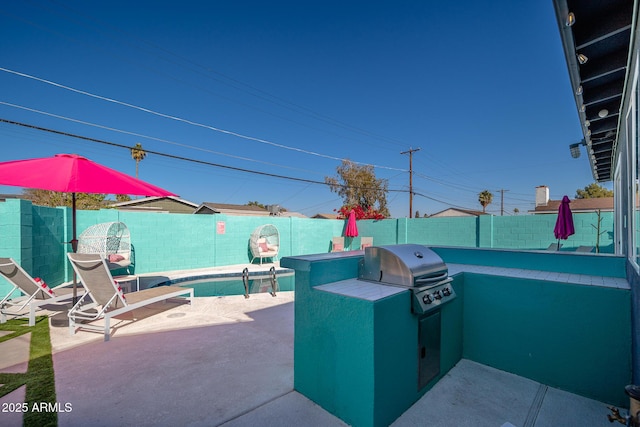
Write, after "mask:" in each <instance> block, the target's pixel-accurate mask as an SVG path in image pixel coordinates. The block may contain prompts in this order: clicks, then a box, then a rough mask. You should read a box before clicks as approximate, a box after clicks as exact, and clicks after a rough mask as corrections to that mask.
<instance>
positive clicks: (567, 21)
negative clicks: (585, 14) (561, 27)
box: [564, 12, 576, 27]
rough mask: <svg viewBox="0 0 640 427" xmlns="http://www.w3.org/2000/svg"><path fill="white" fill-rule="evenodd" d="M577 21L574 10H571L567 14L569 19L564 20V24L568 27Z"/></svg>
mask: <svg viewBox="0 0 640 427" xmlns="http://www.w3.org/2000/svg"><path fill="white" fill-rule="evenodd" d="M575 23H576V15H574V14H573V12H569V14H568V15H567V20H566V21H564V24H565V25H566V26H567V27H571V26H573V24H575Z"/></svg>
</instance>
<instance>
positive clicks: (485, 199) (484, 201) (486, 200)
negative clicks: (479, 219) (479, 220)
mask: <svg viewBox="0 0 640 427" xmlns="http://www.w3.org/2000/svg"><path fill="white" fill-rule="evenodd" d="M478 201H479V202H480V204H481V205H482V213H486V211H487V205H490V204H491V202H492V201H493V194H491V192H490V191H489V190H484V191H483V192H482V193H480V194H479V195H478Z"/></svg>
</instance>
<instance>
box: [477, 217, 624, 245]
mask: <svg viewBox="0 0 640 427" xmlns="http://www.w3.org/2000/svg"><path fill="white" fill-rule="evenodd" d="M556 219H557V215H523V216H496V217H494V224H495V227H494V242H493V246H486V247H495V248H507V249H533V250H536V249H546V248H547V247H548V246H549V245H550V244H551V243H556V242H557V239H556V238H555V236H554V235H553V229H554V227H555V224H556ZM601 220H602V221H601V225H600V227H601V232H602V233H603V234H602V235H601V236H600V243H599V248H600V252H601V253H613V252H614V249H613V213H612V212H602V214H601ZM573 224H574V228H575V231H576V232H575V234H574V235H572V236H570V237H569V238H568V239H567V240H561V241H560V243H561V244H562V248H561V250H563V251H567V250H568V251H571V250H575V249H576V248H577V247H578V246H593V247H595V246H596V234H597V233H596V228H595V227H596V226H597V225H598V219H597V214H596V213H574V214H573Z"/></svg>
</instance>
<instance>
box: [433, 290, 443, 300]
mask: <svg viewBox="0 0 640 427" xmlns="http://www.w3.org/2000/svg"><path fill="white" fill-rule="evenodd" d="M433 297H434V298H435V299H442V293H441V292H440V291H435V292H434V293H433Z"/></svg>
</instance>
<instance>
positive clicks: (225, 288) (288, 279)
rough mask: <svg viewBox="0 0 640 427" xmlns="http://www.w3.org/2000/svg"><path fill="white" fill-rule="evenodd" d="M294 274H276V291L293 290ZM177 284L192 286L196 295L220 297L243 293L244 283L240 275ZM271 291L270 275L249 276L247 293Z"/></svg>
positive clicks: (178, 284)
mask: <svg viewBox="0 0 640 427" xmlns="http://www.w3.org/2000/svg"><path fill="white" fill-rule="evenodd" d="M294 281H295V275H294V274H283V275H279V276H277V282H278V289H276V294H277V293H278V292H284V291H293V289H294ZM175 285H177V286H183V287H188V288H193V293H194V296H196V297H220V296H228V295H244V292H245V290H244V283H243V282H242V278H241V277H233V278H228V277H225V278H220V279H200V280H190V281H186V282H180V283H175ZM269 292H271V277H270V276H249V294H259V293H269Z"/></svg>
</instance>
